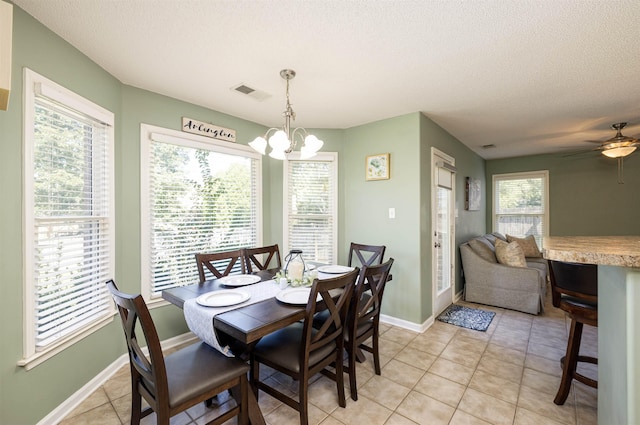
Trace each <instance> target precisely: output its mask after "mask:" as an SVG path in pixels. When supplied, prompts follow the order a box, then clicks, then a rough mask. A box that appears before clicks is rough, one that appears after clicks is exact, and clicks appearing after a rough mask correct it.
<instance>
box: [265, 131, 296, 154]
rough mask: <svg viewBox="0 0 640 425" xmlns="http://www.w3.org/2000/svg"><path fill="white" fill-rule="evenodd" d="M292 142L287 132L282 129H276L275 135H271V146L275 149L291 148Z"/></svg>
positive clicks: (284, 149)
mask: <svg viewBox="0 0 640 425" xmlns="http://www.w3.org/2000/svg"><path fill="white" fill-rule="evenodd" d="M290 144H291V143H289V139H288V138H287V134H286V133H285V132H284V131H282V130H278V131H276V132H275V133H274V134H273V136H271V137H269V146H271V149H273V150H277V151H283V152H284V151H286V150H287V149H288V148H289V145H290Z"/></svg>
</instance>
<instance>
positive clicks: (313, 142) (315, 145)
mask: <svg viewBox="0 0 640 425" xmlns="http://www.w3.org/2000/svg"><path fill="white" fill-rule="evenodd" d="M322 145H324V142H323V141H322V140H320V139H318V138H317V137H316V136H314V135H313V134H310V135H308V136H307V137H306V138H305V139H304V146H305V147H307V148H308V149H310V150H312V151H313V152H317V151H319V150H320V148H322Z"/></svg>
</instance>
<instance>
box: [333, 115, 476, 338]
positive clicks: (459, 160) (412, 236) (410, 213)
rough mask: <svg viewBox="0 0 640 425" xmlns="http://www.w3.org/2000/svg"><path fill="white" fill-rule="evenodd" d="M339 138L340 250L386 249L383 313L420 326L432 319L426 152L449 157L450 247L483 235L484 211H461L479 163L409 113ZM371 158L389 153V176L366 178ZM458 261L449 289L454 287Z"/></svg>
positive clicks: (458, 287) (433, 126) (428, 157)
mask: <svg viewBox="0 0 640 425" xmlns="http://www.w3.org/2000/svg"><path fill="white" fill-rule="evenodd" d="M344 139H345V147H344V155H343V158H344V161H343V162H344V163H345V164H347V165H346V169H345V178H344V182H343V184H344V187H343V188H341V189H343V192H344V193H345V200H344V217H345V222H346V225H345V227H344V234H345V240H344V243H345V247H346V248H348V245H349V243H350V242H351V241H353V242H359V243H369V244H384V245H386V246H387V251H386V254H385V257H386V258H389V257H393V258H395V262H394V265H393V269H392V274H393V280H392V281H391V282H390V283H389V285H388V286H387V289H386V290H385V297H384V302H383V314H386V315H388V316H391V317H394V318H397V319H401V320H405V321H408V322H411V323H414V324H418V325H420V324H422V323H424V322H425V321H426V320H427V319H428V318H429V317H430V316H431V314H432V270H431V268H432V266H431V251H432V250H431V147H435V148H437V149H439V150H440V151H442V152H444V153H446V154H448V155H451V156H453V157H454V158H455V160H456V167H457V168H458V173H457V176H456V199H455V204H456V208H457V210H458V216H457V218H456V246H457V245H458V244H459V243H461V242H462V241H464V240H466V239H468V238H469V237H471V236H475V235H477V234H481V233H484V223H485V213H484V208H481V210H480V211H473V212H469V211H464V176H472V177H474V178H478V179H480V180H481V181H482V186H483V187H484V185H485V183H484V160H483V159H482V158H480V157H479V156H478V155H476V154H475V153H473V152H472V151H471V150H470V149H469V148H467V147H466V146H464V145H463V144H462V143H461V142H460V141H458V140H457V139H456V138H455V137H453V136H451V135H450V134H449V133H447V132H446V131H445V130H443V129H442V128H441V127H440V126H438V125H437V124H435V123H434V122H433V121H432V120H430V119H429V118H427V117H426V116H424V115H423V114H421V113H417V112H416V113H412V114H408V115H403V116H400V117H395V118H390V119H386V120H382V121H377V122H374V123H370V124H366V125H362V126H358V127H354V128H350V129H347V130H345V137H344ZM379 153H390V154H391V178H390V179H389V180H379V181H366V180H365V177H364V162H365V158H366V156H367V155H373V154H379ZM389 208H395V209H396V218H395V219H390V218H388V217H389V216H388V211H389ZM346 248H345V249H346ZM456 252H457V249H456ZM456 256H458V255H456ZM459 264H460V262H459V259H458V260H457V261H456V265H457V267H456V292H460V291H461V290H462V282H461V279H460V267H459Z"/></svg>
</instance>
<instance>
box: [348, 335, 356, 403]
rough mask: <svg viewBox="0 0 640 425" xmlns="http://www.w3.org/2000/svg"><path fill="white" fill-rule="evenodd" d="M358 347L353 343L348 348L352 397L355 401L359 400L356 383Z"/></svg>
mask: <svg viewBox="0 0 640 425" xmlns="http://www.w3.org/2000/svg"><path fill="white" fill-rule="evenodd" d="M356 349H357V347H356V346H355V344H353V345H352V346H351V347H350V348H349V350H347V355H348V367H349V390H350V391H351V399H352V400H353V401H358V386H357V383H356V360H357V356H356Z"/></svg>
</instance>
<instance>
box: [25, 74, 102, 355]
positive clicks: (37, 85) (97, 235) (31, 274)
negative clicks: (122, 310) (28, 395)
mask: <svg viewBox="0 0 640 425" xmlns="http://www.w3.org/2000/svg"><path fill="white" fill-rule="evenodd" d="M26 75H27V76H28V78H26V80H25V81H26V86H27V87H26V94H27V96H26V97H27V101H26V102H25V109H26V110H25V116H26V117H29V118H28V119H27V120H28V121H29V122H28V123H26V124H25V125H26V128H25V152H26V155H25V173H26V175H25V204H26V208H25V209H26V211H25V213H26V218H25V226H26V231H25V235H26V237H25V249H26V256H25V261H26V262H27V271H26V273H25V280H26V285H25V289H26V291H27V292H26V297H25V299H26V300H27V305H26V314H27V317H26V318H25V319H26V320H25V323H26V324H27V326H28V327H29V328H30V329H27V332H28V334H30V336H29V343H28V344H27V347H28V348H27V353H25V354H26V357H29V356H32V355H34V354H35V353H36V352H39V351H43V350H47V349H49V348H50V347H52V346H56V345H58V344H59V343H60V342H61V341H65V340H68V339H69V338H72V337H75V336H77V335H78V334H79V333H81V332H84V331H86V330H87V329H88V328H89V327H90V326H91V325H93V324H96V323H98V322H100V321H102V320H104V319H105V318H107V317H109V316H111V314H112V313H113V307H112V305H113V304H112V302H111V298H110V296H109V294H108V291H107V288H106V285H105V282H106V281H107V280H108V279H110V278H111V277H113V202H112V200H113V180H112V179H113V172H112V170H113V158H112V152H113V129H112V125H113V114H111V113H110V112H108V111H105V110H104V109H102V108H100V107H98V106H96V105H93V104H92V103H90V102H88V101H87V100H86V99H83V98H81V97H79V96H77V95H75V94H73V93H71V92H69V91H67V90H66V89H64V88H62V87H59V86H57V85H55V84H54V83H52V82H50V81H48V80H46V79H44V77H41V76H38V75H37V74H35V73H32V72H27V74H26ZM27 120H25V121H27ZM105 121H107V122H105Z"/></svg>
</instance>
